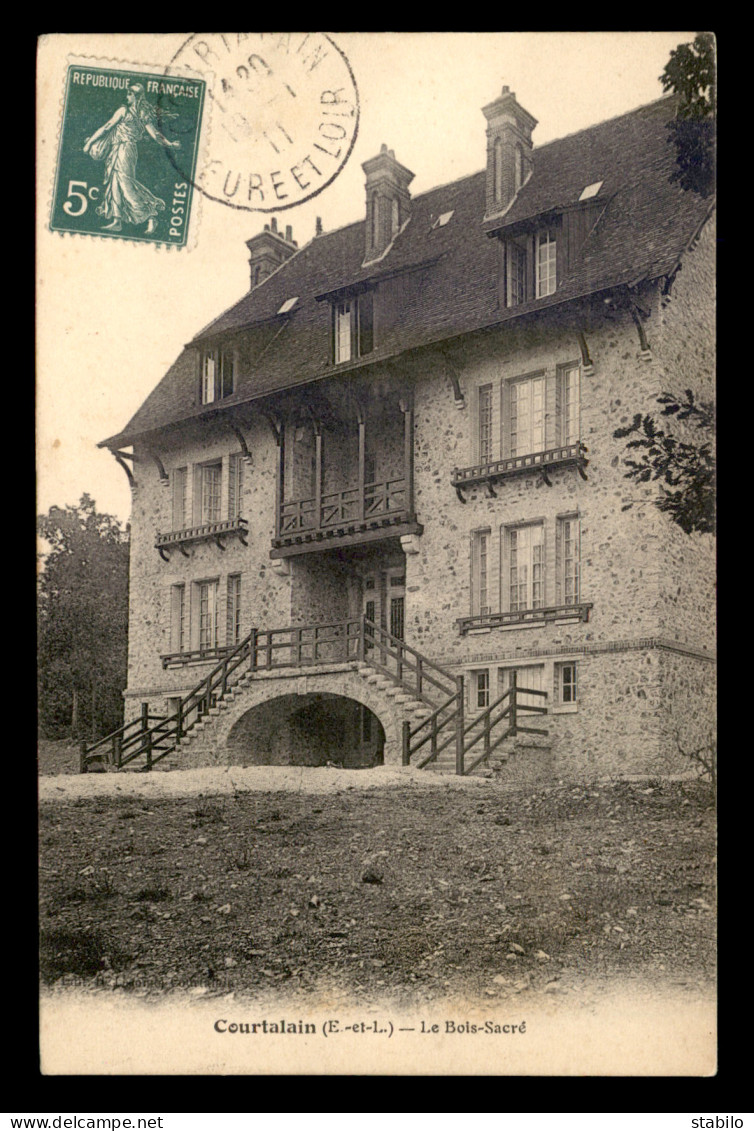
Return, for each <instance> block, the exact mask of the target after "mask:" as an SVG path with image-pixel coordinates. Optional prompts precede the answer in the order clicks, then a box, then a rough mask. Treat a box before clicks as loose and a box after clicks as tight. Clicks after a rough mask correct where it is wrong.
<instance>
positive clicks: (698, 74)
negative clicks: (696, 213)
mask: <svg viewBox="0 0 754 1131" xmlns="http://www.w3.org/2000/svg"><path fill="white" fill-rule="evenodd" d="M660 82H661V83H662V86H663V90H665V91H673V93H675V94H677V95H678V100H679V101H678V111H677V114H676V118H675V120H674V121H672V122H669V123H668V130H669V131H670V141H671V142H672V143H673V145H675V148H676V165H677V168H676V170H675V172H674V173H673V175H672V176H671V178H670V179H671V181H678V183H679V184H680V186H681V188H683V189H686V190H687V191H690V192H695V193H698V195H699V196H702V197H707V196H710V195H711V194H712V192H713V191H714V188H715V40H714V37H713V36H712V35H711V34H710V33H709V32H701V33H700V34H699V35H697V36H696V38H695V39H694V41H693V43H681V44H680V45H679V46H678V47H676V48H675V50H674V51H671V52H670V58H669V60H668V62H667V64H666V65H665V70H664V71H663V72H662V74H661V75H660Z"/></svg>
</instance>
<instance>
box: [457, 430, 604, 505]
mask: <svg viewBox="0 0 754 1131" xmlns="http://www.w3.org/2000/svg"><path fill="white" fill-rule="evenodd" d="M588 463H589V460H588V459H587V458H586V448H585V446H584V445H583V444H582V443H581V441H579V442H577V443H575V444H563V445H561V446H560V447H559V448H549V449H548V450H547V451H546V452H531V453H530V454H529V455H525V456H510V457H509V458H507V459H498V460H494V461H492V462H491V463H482V464H475V465H474V466H473V467H456V468H454V469H453V474H452V476H451V480H450V482H451V483H452V485H453V486H454V487H455V489H456V493H457V494H458V497H459V499H460V500H461V502H462V503H465V502H466V500H465V498H464V497H463V495H462V493H461V491H462V489H463V488H464V487H475V486H478V485H479V484H487V486H488V489H489V490H490V492H491V493H492V494H494V492H493V491H492V486H491V484H492V483H494V482H495V481H496V480H500V479H507V478H508V477H509V476H512V475H522V474H525V473H527V472H532V471H538V472H539V473H540V474H541V475H542V478H543V479H544V480H545V482H546V483H547V485H548V486H549V485H550V481H549V479H548V477H547V472H548V470H549V469H554V468H558V467H575V468H577V470H578V472H579V474H580V475H581V477H582V479H586V471H585V468H586V466H587V464H588Z"/></svg>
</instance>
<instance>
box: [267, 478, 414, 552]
mask: <svg viewBox="0 0 754 1131" xmlns="http://www.w3.org/2000/svg"><path fill="white" fill-rule="evenodd" d="M422 529H423V528H422V527H421V526H420V525H419V524H418V523H417V521H416V517H415V515H414V514H413V511H412V508H411V500H410V499H409V487H408V482H407V480H406V478H404V477H401V478H400V479H388V480H386V481H385V482H384V483H365V484H364V489H363V491H361V490H359V488H358V487H347V488H346V489H345V490H343V491H332V492H325V493H323V494H322V495H320V496H319V497H318V498H317V497H315V498H311V499H291V500H287V501H285V502H283V503H281V504H280V512H279V523H278V534H277V537H276V538H275V539H274V541H273V549H272V551H271V557H273V558H281V557H289V556H291V555H292V554H301V553H307V552H309V551H311V550H320V549H327V548H328V547H330V546H332V545H341V546H342V545H354V544H356V543H358V542H368V541H373V540H375V539H377V538H386V537H398V536H399V535H401V534H421V532H422Z"/></svg>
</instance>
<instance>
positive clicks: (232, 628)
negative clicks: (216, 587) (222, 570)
mask: <svg viewBox="0 0 754 1131" xmlns="http://www.w3.org/2000/svg"><path fill="white" fill-rule="evenodd" d="M225 642H226V644H229V645H233V644H239V643H240V642H241V575H240V573H231V574H229V575H228V601H227V624H226V628H225Z"/></svg>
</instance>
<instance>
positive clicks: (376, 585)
mask: <svg viewBox="0 0 754 1131" xmlns="http://www.w3.org/2000/svg"><path fill="white" fill-rule="evenodd" d="M405 606H406V574H405V570H403V569H401V568H400V567H396V568H394V569H381V570H374V571H372V572H370V573H367V574H365V575H364V579H363V588H362V609H363V612H364V616H365V617H366V619H367V620H368V621H371V622H372V623H373V624H375V625H376V626H378V627H379V628H381V629H383V630H384V631H386V632H389V633H390V635H391V636H394V637H395V638H396V639H397V640H403V639H404V638H405V629H406V608H405ZM378 635H379V634H378ZM370 636H374V629H372V631H371V632H370V630H369V626H368V625H367V641H366V643H367V647H368V648H369V647H374V645H373V644H370ZM381 652H382V655H381V656H380V657H379V662H380V663H381V664H382V665H383V667H386V668H389V669H392V668H394V667H395V666H396V661H395V659H394V658H393V657H392V656H390V655H389V653H388V651H387V649H386V648H383V649H381Z"/></svg>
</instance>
